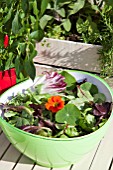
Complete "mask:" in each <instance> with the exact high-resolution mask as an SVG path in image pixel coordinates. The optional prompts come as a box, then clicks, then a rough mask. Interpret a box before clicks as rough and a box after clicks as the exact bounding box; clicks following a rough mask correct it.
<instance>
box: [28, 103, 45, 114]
mask: <svg viewBox="0 0 113 170" xmlns="http://www.w3.org/2000/svg"><path fill="white" fill-rule="evenodd" d="M29 106H30V107H31V108H32V109H34V113H33V115H34V117H38V116H41V115H42V106H41V105H40V104H38V105H37V104H29Z"/></svg>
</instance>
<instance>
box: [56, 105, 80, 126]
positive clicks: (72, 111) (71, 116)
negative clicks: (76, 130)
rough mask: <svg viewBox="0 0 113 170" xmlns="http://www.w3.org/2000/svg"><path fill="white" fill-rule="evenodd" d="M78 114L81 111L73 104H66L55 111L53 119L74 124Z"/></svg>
mask: <svg viewBox="0 0 113 170" xmlns="http://www.w3.org/2000/svg"><path fill="white" fill-rule="evenodd" d="M80 116H81V112H80V110H79V109H78V108H77V107H76V106H75V105H74V104H67V105H65V107H64V108H63V109H62V110H60V111H58V112H57V113H56V115H55V120H56V122H58V123H67V124H69V125H75V124H76V122H77V120H78V119H79V118H80Z"/></svg>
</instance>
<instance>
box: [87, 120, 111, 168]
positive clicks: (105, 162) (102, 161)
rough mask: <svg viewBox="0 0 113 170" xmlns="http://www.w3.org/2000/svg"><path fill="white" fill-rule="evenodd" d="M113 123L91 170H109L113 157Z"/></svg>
mask: <svg viewBox="0 0 113 170" xmlns="http://www.w3.org/2000/svg"><path fill="white" fill-rule="evenodd" d="M112 129H113V123H111V125H110V127H109V129H108V131H107V133H106V135H105V137H104V138H103V140H102V142H101V144H100V146H99V149H98V152H97V153H96V155H95V159H94V160H93V162H92V165H91V167H90V170H108V169H109V166H110V163H111V160H112V157H113V130H112Z"/></svg>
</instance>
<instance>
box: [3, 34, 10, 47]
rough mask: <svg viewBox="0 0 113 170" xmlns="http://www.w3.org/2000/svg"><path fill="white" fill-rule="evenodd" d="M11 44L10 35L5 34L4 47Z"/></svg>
mask: <svg viewBox="0 0 113 170" xmlns="http://www.w3.org/2000/svg"><path fill="white" fill-rule="evenodd" d="M8 45H9V37H8V35H5V37H4V48H7V47H8Z"/></svg>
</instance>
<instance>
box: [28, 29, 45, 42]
mask: <svg viewBox="0 0 113 170" xmlns="http://www.w3.org/2000/svg"><path fill="white" fill-rule="evenodd" d="M43 37H44V31H43V30H41V29H40V30H37V31H34V32H32V33H31V34H30V38H31V39H35V40H37V41H41V40H42V38H43Z"/></svg>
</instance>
